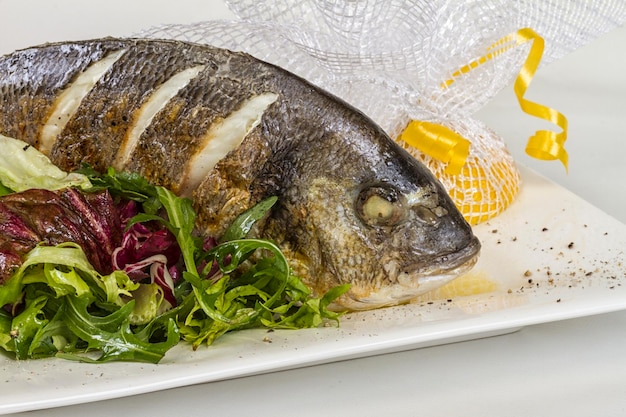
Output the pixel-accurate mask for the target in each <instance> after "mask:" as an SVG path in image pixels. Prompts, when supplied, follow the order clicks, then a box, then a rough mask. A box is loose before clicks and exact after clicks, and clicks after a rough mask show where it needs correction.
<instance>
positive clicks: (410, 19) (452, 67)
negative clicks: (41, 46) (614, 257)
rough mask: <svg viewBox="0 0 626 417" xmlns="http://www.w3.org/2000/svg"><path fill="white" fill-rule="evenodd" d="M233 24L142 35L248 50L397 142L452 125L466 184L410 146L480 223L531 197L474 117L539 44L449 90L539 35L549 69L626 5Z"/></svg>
mask: <svg viewBox="0 0 626 417" xmlns="http://www.w3.org/2000/svg"><path fill="white" fill-rule="evenodd" d="M226 3H227V5H228V6H229V8H230V9H231V10H232V11H233V12H234V14H235V15H236V16H237V18H238V19H237V20H233V21H207V22H198V23H194V24H189V25H163V26H159V27H154V28H149V29H147V30H145V31H142V32H141V33H139V34H137V35H141V36H145V37H154V38H175V39H180V40H187V41H192V42H199V43H207V44H212V45H215V46H218V47H223V48H228V49H232V50H242V51H245V52H248V53H250V54H252V55H254V56H256V57H258V58H260V59H263V60H265V61H269V62H272V63H274V64H276V65H279V66H282V67H284V68H286V69H288V70H290V71H292V72H294V73H296V74H298V75H300V76H302V77H304V78H306V79H308V80H310V81H312V82H313V83H315V84H318V85H320V86H321V87H323V88H325V89H327V90H329V91H331V92H332V93H334V94H335V95H337V96H339V97H341V98H343V99H344V100H346V101H347V102H349V103H351V104H353V105H354V106H356V107H357V108H359V109H361V110H362V111H363V112H365V113H366V114H367V115H369V116H370V117H371V118H372V119H373V120H374V121H375V122H377V123H378V124H379V125H380V126H381V127H382V128H383V129H385V130H386V131H387V132H388V133H389V135H390V136H391V137H394V138H397V137H399V135H400V133H401V132H402V131H403V129H404V128H405V127H406V126H407V123H408V122H409V121H410V120H424V121H432V122H436V123H440V124H442V125H445V126H447V127H449V128H451V129H453V130H454V131H456V132H457V133H459V134H461V135H462V136H463V137H464V138H466V139H467V140H469V141H470V143H471V146H470V153H469V157H468V159H467V161H466V164H465V166H464V167H463V169H462V171H461V173H460V174H458V175H449V174H446V173H445V172H444V169H445V166H444V164H443V163H441V162H440V161H438V160H435V159H433V158H431V157H429V156H427V155H424V154H422V153H421V152H419V151H418V150H417V149H415V148H412V147H410V146H409V145H407V144H406V143H402V141H401V140H399V139H398V140H399V142H401V144H402V145H403V146H404V147H405V148H406V149H408V150H409V152H410V153H411V154H412V155H413V156H415V157H416V158H418V159H420V160H422V161H423V162H424V163H425V164H426V165H427V166H428V167H429V168H430V169H431V170H432V171H433V172H434V173H435V175H436V176H437V177H438V178H439V179H440V180H441V181H442V183H443V184H444V186H445V187H446V188H447V190H448V191H449V193H450V195H451V196H452V198H453V200H454V201H455V203H456V204H457V206H458V207H459V208H460V210H461V211H462V213H463V214H464V215H465V217H466V219H468V221H469V222H470V223H472V224H476V223H479V222H481V221H484V220H487V219H489V218H491V217H493V216H495V215H496V214H498V213H500V212H501V211H502V210H504V209H505V208H506V207H507V206H508V205H509V204H510V203H511V202H512V201H513V199H514V197H515V195H516V194H517V191H518V190H519V187H520V184H519V182H520V178H519V173H518V171H517V168H516V166H515V163H514V161H513V159H512V157H511V156H510V154H509V153H508V151H507V149H506V146H505V143H504V141H503V140H502V138H500V137H499V136H498V135H497V134H496V133H495V132H494V131H492V130H491V129H489V128H488V127H487V126H485V125H484V124H483V123H481V122H479V121H478V120H476V119H475V118H473V114H474V113H475V112H476V111H478V110H479V109H480V108H482V107H483V106H484V105H485V104H486V103H487V102H488V101H489V100H490V99H492V98H493V97H494V96H495V95H496V94H497V93H498V92H499V91H500V90H501V89H502V88H504V87H505V86H507V85H509V84H510V83H511V82H512V80H513V79H514V78H515V76H516V75H517V73H518V71H519V69H520V67H521V66H522V64H523V62H524V59H525V58H526V55H527V53H528V45H520V46H516V47H511V48H507V49H506V50H503V51H502V53H499V54H498V55H497V56H496V57H494V58H493V59H490V60H488V61H486V62H485V63H483V64H482V65H479V66H476V67H475V68H473V69H472V70H471V71H469V72H467V73H464V74H461V75H460V76H455V77H454V82H453V83H452V84H451V85H449V86H448V87H447V88H442V84H443V83H445V82H446V80H450V79H451V78H453V74H455V72H456V71H457V70H458V69H459V68H461V67H463V66H465V65H467V64H468V63H470V62H473V61H476V60H478V59H479V58H480V57H483V56H484V55H485V53H487V52H488V51H489V50H492V48H493V45H495V44H497V42H498V41H499V40H501V39H503V38H504V37H505V36H506V35H508V34H510V33H513V32H515V31H517V30H518V29H520V28H524V27H530V28H532V29H534V30H535V31H536V32H537V33H538V34H539V35H541V36H542V37H543V38H544V39H545V42H546V48H545V51H544V56H543V60H542V65H545V64H546V63H549V62H551V61H554V60H556V59H558V58H560V57H561V56H563V55H565V54H566V53H568V52H571V51H573V50H575V49H577V48H578V47H580V46H582V45H584V44H586V43H588V42H589V41H591V40H593V39H594V38H596V37H597V36H599V35H601V34H603V33H605V32H607V31H609V30H611V29H613V28H616V27H617V26H619V25H621V24H623V23H624V22H626V2H624V1H621V0H620V1H610V0H605V1H596V2H589V1H586V0H562V1H559V0H469V1H467V0H447V1H446V0H435V1H432V0H413V1H411V0H274V1H259V0H227V1H226Z"/></svg>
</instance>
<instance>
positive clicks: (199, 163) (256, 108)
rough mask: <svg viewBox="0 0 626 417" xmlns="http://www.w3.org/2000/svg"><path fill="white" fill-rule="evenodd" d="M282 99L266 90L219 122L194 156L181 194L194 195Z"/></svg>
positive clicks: (188, 167) (208, 133) (209, 132)
mask: <svg viewBox="0 0 626 417" xmlns="http://www.w3.org/2000/svg"><path fill="white" fill-rule="evenodd" d="M277 99H278V95H277V94H274V93H265V94H260V95H257V96H254V97H252V98H250V99H248V100H246V101H245V102H244V103H243V104H242V105H241V107H240V108H239V109H238V110H235V111H234V112H232V113H231V114H229V115H228V117H226V118H225V119H223V120H219V121H216V123H214V124H213V125H212V126H211V127H210V128H209V131H208V132H207V133H206V135H205V136H204V137H203V138H202V143H203V144H202V145H201V146H200V149H199V150H198V152H196V154H195V155H193V157H192V158H191V160H190V161H189V164H188V165H187V169H186V172H185V176H184V178H183V181H182V185H181V188H180V193H181V194H182V195H185V196H189V195H191V193H192V192H193V190H195V189H196V188H198V186H199V185H200V183H201V182H202V180H203V179H204V177H206V175H207V174H208V173H209V171H211V169H213V167H214V166H215V164H217V163H218V161H219V160H220V159H222V158H223V157H225V156H226V155H227V154H228V153H229V152H230V151H232V150H233V149H235V148H237V147H238V146H239V145H240V144H241V142H243V140H244V139H245V137H246V136H247V135H248V133H249V132H250V131H251V130H252V129H254V128H255V127H256V126H258V125H259V123H261V118H262V117H263V114H264V113H265V110H267V108H268V107H269V106H270V105H271V104H272V103H274V102H275V101H276V100H277Z"/></svg>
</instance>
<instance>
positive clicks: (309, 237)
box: [0, 38, 480, 310]
mask: <svg viewBox="0 0 626 417" xmlns="http://www.w3.org/2000/svg"><path fill="white" fill-rule="evenodd" d="M373 99H375V98H373ZM0 109H1V113H0V133H2V134H4V135H6V136H10V137H15V138H18V139H21V140H24V141H26V142H28V143H29V144H31V145H32V146H35V147H36V148H37V149H39V150H40V151H42V152H43V153H45V154H46V155H48V156H49V157H50V159H51V160H52V161H53V162H54V163H55V164H57V165H58V166H59V167H60V168H62V169H65V170H68V171H70V170H73V169H76V168H78V167H79V166H80V165H81V164H82V163H88V164H90V165H91V166H93V167H95V168H96V169H99V170H105V169H107V168H108V167H109V166H112V167H114V168H116V169H118V170H127V171H135V172H139V173H140V174H142V175H144V176H146V177H147V178H148V179H149V180H151V181H153V182H154V183H156V184H159V185H163V186H166V187H168V188H170V189H171V190H173V191H174V192H176V193H178V194H179V195H183V196H188V197H190V198H192V199H193V201H194V206H195V209H196V210H197V213H198V218H197V225H198V228H199V229H200V230H202V231H203V232H204V233H206V234H208V235H211V236H220V234H221V233H223V232H224V230H225V228H226V227H227V225H228V224H229V223H230V222H231V221H232V220H233V219H234V218H235V217H236V216H237V215H239V214H240V213H242V212H243V211H244V210H246V209H247V208H249V207H251V206H252V205H254V204H255V203H257V202H259V201H260V200H262V199H264V198H266V197H268V196H274V195H275V196H278V197H279V200H278V203H277V205H276V206H275V207H274V208H273V209H272V212H271V213H270V214H269V215H268V216H267V219H266V220H264V221H263V222H262V224H260V225H259V226H258V227H257V228H256V229H255V233H256V234H257V235H258V236H260V237H264V238H268V239H272V240H274V241H275V242H277V243H278V244H279V246H280V247H281V248H282V249H283V251H284V252H285V254H286V255H287V257H288V258H289V260H290V262H291V264H292V266H293V268H294V270H295V271H296V273H298V274H299V275H300V276H301V277H302V278H303V280H304V281H305V283H306V284H307V285H308V286H309V287H310V288H311V289H312V291H313V292H314V293H316V294H321V293H323V292H324V291H326V290H328V289H329V288H332V287H333V286H335V285H338V284H343V283H350V284H351V290H350V291H349V292H348V293H347V294H346V295H344V296H343V297H342V298H341V299H340V300H339V302H338V305H337V306H336V308H337V309H349V310H361V309H370V308H376V307H381V306H388V305H395V304H399V303H403V302H407V301H409V300H410V299H412V298H414V297H416V296H418V295H420V294H422V293H425V292H427V291H430V290H432V289H434V288H436V287H438V286H440V285H442V284H444V283H445V282H447V281H449V280H451V279H453V278H455V277H456V276H458V275H459V274H461V273H463V272H465V271H467V270H468V269H469V268H471V267H472V266H473V265H474V263H475V262H476V259H477V257H478V253H479V249H480V243H479V241H478V239H477V238H476V237H475V236H474V235H473V233H472V229H471V228H470V226H469V225H468V224H467V223H466V221H465V220H464V219H463V217H462V216H461V214H460V213H459V212H458V210H457V209H456V208H455V206H454V204H453V203H452V201H451V200H450V198H449V197H448V195H447V193H446V191H445V190H444V188H443V187H442V185H441V184H440V183H439V182H438V181H437V179H436V178H434V176H433V175H432V174H431V173H430V172H429V171H428V170H427V169H426V168H425V167H424V166H423V165H421V164H420V163H419V162H417V161H416V160H415V159H413V158H412V157H411V156H409V154H407V153H406V152H405V151H404V150H402V149H401V148H400V147H399V146H398V145H397V144H396V143H395V142H394V141H393V140H392V139H390V138H389V137H388V136H387V135H386V134H385V132H383V131H382V129H381V128H379V127H378V126H377V125H376V124H374V123H373V122H372V121H371V120H370V119H369V118H367V117H366V116H365V115H364V114H363V113H361V112H359V111H358V110H356V109H354V108H352V107H351V106H350V105H348V104H347V103H345V102H343V101H342V100H340V99H338V98H336V97H334V96H332V95H330V94H329V93H327V92H325V91H323V90H321V89H320V88H317V87H316V86H314V85H312V84H310V83H308V82H307V81H306V80H303V79H301V78H299V77H298V76H296V75H294V74H291V73H289V72H287V71H285V70H283V69H281V68H279V67H276V66H273V65H271V64H268V63H265V62H262V61H260V60H257V59H255V58H253V57H252V56H249V55H247V54H244V53H238V52H232V51H229V50H224V49H219V48H214V47H211V46H207V45H198V44H192V43H185V42H179V41H171V40H146V39H115V38H105V39H99V40H90V41H79V42H68V43H55V44H46V45H41V46H37V47H33V48H29V49H24V50H20V51H16V52H14V53H12V54H9V55H7V56H4V57H2V58H0Z"/></svg>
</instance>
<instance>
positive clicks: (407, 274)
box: [341, 236, 481, 310]
mask: <svg viewBox="0 0 626 417" xmlns="http://www.w3.org/2000/svg"><path fill="white" fill-rule="evenodd" d="M480 248H481V244H480V241H479V240H478V239H477V238H476V237H475V236H472V239H471V240H470V242H469V244H468V245H466V246H465V247H463V248H462V249H461V250H459V251H456V252H453V253H448V254H444V255H439V256H437V257H435V258H433V259H430V260H429V262H428V263H427V266H424V263H423V262H422V263H420V264H415V265H409V266H406V267H402V268H400V267H399V266H398V263H397V262H396V261H389V262H388V263H387V264H385V265H384V269H385V271H386V272H387V277H386V279H385V281H384V283H383V284H382V285H380V286H379V287H378V288H372V289H370V290H369V291H367V295H362V296H361V295H359V296H357V295H356V294H354V293H352V294H350V293H348V294H346V295H347V297H345V298H344V299H343V300H342V302H341V304H342V306H343V307H344V308H347V309H348V310H371V309H375V308H380V307H389V306H393V305H398V304H404V303H407V302H410V301H411V300H413V299H414V298H416V297H418V296H420V295H423V294H426V293H428V292H430V291H433V290H435V289H437V288H439V287H441V286H442V285H445V284H447V283H448V282H450V281H452V280H454V279H455V278H458V277H459V276H461V275H463V274H465V273H466V272H468V271H469V270H470V269H472V268H473V267H474V265H476V263H477V262H478V257H479V254H480ZM359 292H360V293H361V294H363V293H365V292H366V291H359Z"/></svg>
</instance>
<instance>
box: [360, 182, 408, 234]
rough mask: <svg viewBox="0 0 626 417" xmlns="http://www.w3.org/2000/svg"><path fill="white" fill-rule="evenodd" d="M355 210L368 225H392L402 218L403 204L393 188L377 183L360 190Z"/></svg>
mask: <svg viewBox="0 0 626 417" xmlns="http://www.w3.org/2000/svg"><path fill="white" fill-rule="evenodd" d="M356 211H357V213H358V215H359V217H360V218H361V220H363V221H364V222H365V223H366V224H367V225H369V226H393V225H396V224H398V223H400V222H401V221H402V220H403V219H404V217H405V204H404V199H403V197H402V195H401V194H400V193H399V192H398V191H397V190H396V189H395V188H393V187H389V186H380V185H377V186H371V187H367V188H365V189H363V190H361V192H360V193H359V195H358V197H357V199H356Z"/></svg>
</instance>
